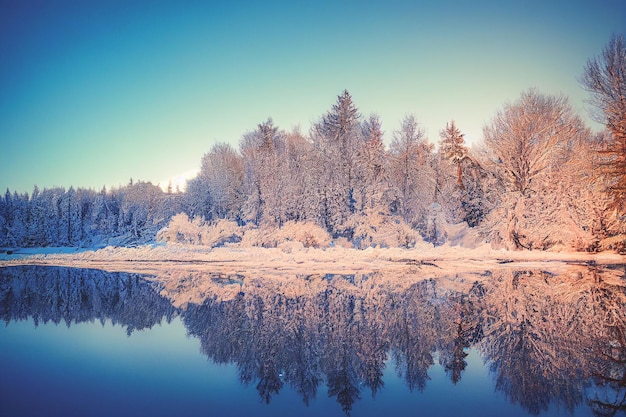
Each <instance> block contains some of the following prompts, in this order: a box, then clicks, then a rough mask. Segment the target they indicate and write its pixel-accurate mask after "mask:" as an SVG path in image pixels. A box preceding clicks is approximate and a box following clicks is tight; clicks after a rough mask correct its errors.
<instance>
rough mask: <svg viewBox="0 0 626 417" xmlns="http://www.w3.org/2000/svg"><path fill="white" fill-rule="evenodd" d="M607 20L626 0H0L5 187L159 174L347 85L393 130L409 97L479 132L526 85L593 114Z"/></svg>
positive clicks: (302, 111)
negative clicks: (583, 79) (590, 101)
mask: <svg viewBox="0 0 626 417" xmlns="http://www.w3.org/2000/svg"><path fill="white" fill-rule="evenodd" d="M612 32H619V33H624V32H626V1H623V0H595V1H593V0H589V1H576V0H574V1H572V0H570V1H567V2H562V1H550V0H540V1H534V0H531V1H503V0H494V1H445V0H444V1H420V2H408V1H407V2H398V1H384V2H383V1H381V2H367V1H349V0H335V1H326V2H323V1H322V2H320V1H311V2H304V1H302V2H300V1H290V2H284V3H280V2H264V1H257V2H249V3H247V2H235V1H225V2H184V1H176V2H174V1H169V2H166V1H130V0H125V1H115V0H106V1H104V0H103V1H97V0H89V1H84V0H76V1H56V0H47V1H31V0H0V191H2V192H4V190H5V189H6V188H7V187H9V188H10V189H11V190H17V191H20V192H24V191H27V192H29V193H30V192H31V191H32V189H33V186H34V185H35V184H37V185H38V186H39V187H40V188H44V187H51V186H62V187H69V186H70V185H73V186H75V187H77V186H80V187H92V188H97V189H99V188H101V187H102V186H104V185H106V186H107V187H110V186H119V185H124V184H126V183H127V182H128V180H129V179H130V178H133V179H135V180H145V181H152V182H153V183H158V182H163V181H167V179H168V178H170V177H173V176H175V175H178V174H182V173H185V172H188V171H189V170H193V169H197V167H199V165H200V158H201V157H202V155H203V154H204V153H205V152H207V151H209V150H210V148H211V146H212V145H213V144H214V143H216V142H217V141H224V142H230V143H232V144H233V145H235V146H237V144H238V142H239V139H240V137H241V135H242V134H243V133H245V132H246V131H249V130H252V129H254V128H255V127H256V124H257V123H259V122H262V121H264V120H265V119H266V118H267V117H268V116H271V117H272V118H273V119H274V122H275V123H276V124H277V125H278V126H279V127H281V128H284V129H291V128H292V127H294V126H296V125H300V127H301V130H302V131H303V132H307V131H308V129H309V126H310V124H311V122H314V121H316V120H317V119H318V118H319V117H320V116H321V115H322V114H323V113H324V112H326V111H327V110H328V109H329V108H330V107H331V105H332V104H333V103H334V102H335V100H336V97H337V95H338V94H340V93H341V91H342V90H343V89H348V90H349V91H350V92H351V94H352V96H353V98H354V100H355V103H356V104H357V106H358V107H359V109H360V110H361V113H362V114H364V115H368V114H369V113H371V112H377V113H378V114H379V115H380V116H381V118H382V121H383V128H384V130H385V131H386V134H385V138H386V140H387V141H389V140H390V138H391V134H392V131H393V130H396V129H397V128H398V126H399V123H400V120H401V119H402V117H403V116H404V115H405V114H407V113H413V114H415V115H416V117H417V118H418V120H419V121H420V123H421V124H422V125H423V126H424V127H425V129H426V130H427V133H428V136H429V138H430V140H431V141H432V142H437V141H438V140H439V137H438V132H439V130H440V129H442V128H443V127H444V126H445V123H446V122H447V121H449V120H450V119H452V118H454V119H455V120H456V122H457V125H458V127H459V128H460V129H461V130H462V131H464V132H465V133H466V137H467V139H468V140H469V141H470V142H477V141H479V140H480V139H481V132H482V126H483V125H484V124H485V123H488V122H489V120H490V119H491V118H492V117H493V115H494V113H495V112H496V111H497V110H498V109H499V108H501V106H502V105H503V104H504V103H505V102H507V101H512V100H515V99H516V98H517V97H518V96H519V94H520V93H521V92H522V91H523V90H525V89H528V88H530V87H535V88H537V89H538V90H539V91H540V92H543V93H549V94H558V93H563V94H564V95H566V96H568V97H569V99H570V102H571V104H572V105H573V107H574V108H575V109H576V110H577V111H579V112H580V114H581V115H582V116H585V117H586V110H585V109H586V108H587V105H586V104H585V103H584V99H585V98H586V97H587V94H586V92H584V91H583V90H582V89H581V88H580V86H579V84H578V82H577V77H578V76H579V75H580V74H581V72H582V70H583V67H584V65H585V62H586V61H587V59H588V58H590V57H593V56H596V55H598V54H599V53H600V52H601V50H602V48H603V47H604V45H605V44H606V42H607V41H608V39H609V37H610V35H611V33H612ZM592 127H593V128H594V129H596V130H597V129H598V126H597V125H593V126H592Z"/></svg>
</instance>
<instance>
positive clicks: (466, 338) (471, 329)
mask: <svg viewBox="0 0 626 417" xmlns="http://www.w3.org/2000/svg"><path fill="white" fill-rule="evenodd" d="M441 291H442V290H439V292H441ZM470 291H471V290H470ZM440 309H441V314H440V317H441V318H440V320H439V322H440V323H439V326H440V333H439V363H440V364H441V365H442V366H443V367H444V369H445V371H446V373H447V374H448V375H449V377H450V379H451V381H452V383H453V384H455V385H456V384H457V383H458V382H459V381H460V380H461V374H462V373H463V371H464V370H465V367H466V366H467V362H466V361H465V358H466V357H467V355H468V354H467V353H466V352H465V349H466V348H469V347H470V346H471V345H472V344H473V343H475V342H477V341H478V340H480V338H481V333H480V330H481V328H480V325H479V323H478V320H477V317H478V314H477V311H475V310H476V307H475V306H474V303H473V302H472V301H470V296H469V294H459V293H455V292H449V293H447V294H446V295H445V297H444V302H443V305H442V306H441V307H440Z"/></svg>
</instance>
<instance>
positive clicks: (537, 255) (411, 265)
mask: <svg viewBox="0 0 626 417" xmlns="http://www.w3.org/2000/svg"><path fill="white" fill-rule="evenodd" d="M571 263H583V264H626V256H623V255H617V254H614V253H600V254H588V253H579V252H562V253H554V252H542V251H532V252H530V251H525V252H521V251H517V252H511V251H505V250H494V249H492V248H491V247H490V246H488V245H483V246H480V247H476V248H472V249H469V248H464V247H460V246H450V245H448V244H446V245H443V246H439V247H433V245H431V244H427V243H424V242H422V243H420V244H418V245H416V247H414V248H411V249H403V248H388V249H386V248H378V247H377V248H371V247H370V248H367V249H365V250H357V249H349V248H343V247H338V246H336V247H330V248H326V249H315V248H305V247H304V246H303V245H302V244H301V243H299V242H288V243H286V244H281V245H280V246H279V247H277V248H259V247H250V248H233V247H222V248H210V247H208V246H199V245H182V244H172V243H168V244H158V245H145V246H140V247H136V248H125V247H106V248H103V249H99V250H90V251H82V252H80V251H79V252H73V253H54V254H52V253H47V254H46V253H37V254H32V255H29V256H26V257H23V258H21V259H15V258H14V259H6V258H5V259H3V260H0V267H1V266H9V265H17V264H39V265H59V266H71V267H77V268H97V269H104V270H108V271H126V272H139V273H148V274H158V273H162V272H164V271H176V270H187V271H212V272H223V273H225V274H243V275H246V276H285V275H290V276H293V275H310V274H354V273H373V272H384V273H385V274H392V275H395V276H398V277H402V276H405V275H407V274H415V273H418V272H419V273H423V274H430V275H431V276H436V275H445V274H455V273H457V272H471V271H475V272H478V273H480V272H484V271H488V270H493V269H496V268H503V267H504V268H543V269H546V270H555V269H558V268H561V267H563V266H566V265H568V264H571Z"/></svg>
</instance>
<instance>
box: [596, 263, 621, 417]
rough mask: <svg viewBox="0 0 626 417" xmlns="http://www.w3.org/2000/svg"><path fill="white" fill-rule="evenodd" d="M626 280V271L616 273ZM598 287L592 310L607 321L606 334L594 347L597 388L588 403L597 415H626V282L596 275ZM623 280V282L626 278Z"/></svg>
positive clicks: (603, 334)
mask: <svg viewBox="0 0 626 417" xmlns="http://www.w3.org/2000/svg"><path fill="white" fill-rule="evenodd" d="M615 274H616V275H621V276H622V277H623V278H626V269H624V267H622V271H615ZM594 278H595V281H594V286H593V288H592V290H591V291H590V295H591V298H592V299H593V300H594V301H595V308H594V309H593V310H592V311H594V312H595V313H596V314H597V318H598V320H599V321H605V322H606V327H605V329H604V330H605V331H604V332H602V333H601V336H600V337H599V338H598V343H596V344H595V346H594V347H593V349H594V350H593V351H592V353H593V357H592V360H591V363H592V366H591V369H592V376H593V382H594V386H593V387H592V389H590V390H589V391H590V392H589V394H588V396H587V403H588V404H589V406H590V407H591V409H592V411H593V413H594V414H595V415H597V416H615V415H618V414H620V415H621V414H626V313H625V307H626V296H625V294H624V288H623V280H622V281H619V280H615V277H612V278H613V280H610V279H606V276H605V275H603V274H600V273H595V274H594ZM623 278H622V279H623Z"/></svg>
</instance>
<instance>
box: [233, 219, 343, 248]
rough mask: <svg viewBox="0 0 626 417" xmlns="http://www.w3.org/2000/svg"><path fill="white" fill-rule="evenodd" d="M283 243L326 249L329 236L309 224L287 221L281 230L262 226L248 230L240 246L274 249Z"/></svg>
mask: <svg viewBox="0 0 626 417" xmlns="http://www.w3.org/2000/svg"><path fill="white" fill-rule="evenodd" d="M283 242H300V243H302V245H303V246H304V247H305V248H310V247H312V248H326V247H328V246H329V245H330V242H331V236H330V234H329V233H328V232H327V231H326V230H324V229H323V228H321V227H320V226H318V225H316V224H314V223H310V222H295V221H289V222H287V223H285V224H284V225H283V227H281V228H277V227H271V226H262V227H259V228H254V229H248V230H246V232H245V234H244V235H243V239H242V242H241V244H242V246H245V247H251V246H259V247H265V248H275V247H277V246H279V245H280V244H281V243H283Z"/></svg>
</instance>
